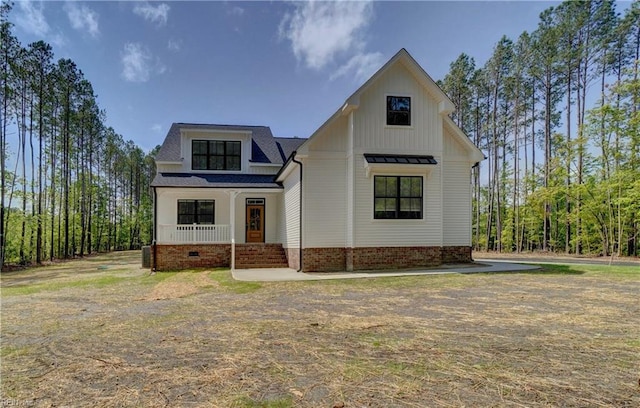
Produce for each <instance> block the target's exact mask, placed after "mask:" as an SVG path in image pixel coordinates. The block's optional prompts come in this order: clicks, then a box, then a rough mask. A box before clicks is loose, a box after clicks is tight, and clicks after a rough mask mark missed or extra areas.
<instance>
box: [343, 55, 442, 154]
mask: <svg viewBox="0 0 640 408" xmlns="http://www.w3.org/2000/svg"><path fill="white" fill-rule="evenodd" d="M387 95H392V96H410V97H411V111H412V121H411V126H410V127H404V126H387V125H386V120H387V113H386V106H387V98H386V96H387ZM354 119H355V120H354V148H355V149H358V148H361V149H365V150H367V153H376V152H394V153H397V154H431V155H439V154H440V153H441V152H442V118H441V117H440V114H439V113H438V104H437V103H436V102H435V101H434V100H433V99H432V97H431V96H430V95H429V94H428V93H427V91H426V90H424V88H423V87H422V86H421V85H420V84H419V83H418V82H417V81H416V80H415V78H414V77H413V76H412V75H411V74H410V73H409V71H407V70H406V69H405V68H404V67H402V66H400V65H396V66H395V67H393V68H391V69H390V70H389V71H387V72H386V73H385V74H384V75H383V76H382V77H380V79H379V81H378V82H376V83H375V84H374V85H373V86H372V87H371V88H369V89H367V90H366V91H365V92H364V93H363V94H362V95H361V96H360V106H359V107H358V109H356V110H355V111H354Z"/></svg>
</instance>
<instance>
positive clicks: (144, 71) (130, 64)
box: [121, 43, 168, 82]
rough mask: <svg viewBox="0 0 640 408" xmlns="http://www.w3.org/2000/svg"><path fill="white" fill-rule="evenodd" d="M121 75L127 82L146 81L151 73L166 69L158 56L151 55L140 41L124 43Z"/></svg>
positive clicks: (162, 72) (161, 72)
mask: <svg viewBox="0 0 640 408" xmlns="http://www.w3.org/2000/svg"><path fill="white" fill-rule="evenodd" d="M121 61H122V77H123V78H124V79H125V80H127V81H129V82H147V81H148V80H149V79H151V75H152V74H157V75H162V74H164V73H165V72H167V71H168V69H167V67H166V66H165V65H164V64H163V63H162V61H160V59H159V58H155V59H154V57H153V55H151V52H150V51H149V49H148V48H147V47H146V46H144V45H143V44H141V43H126V44H125V45H124V50H123V52H122V59H121Z"/></svg>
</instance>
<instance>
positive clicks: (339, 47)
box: [280, 1, 373, 70]
mask: <svg viewBox="0 0 640 408" xmlns="http://www.w3.org/2000/svg"><path fill="white" fill-rule="evenodd" d="M294 8H295V9H294V11H293V13H288V14H287V15H285V16H284V18H283V20H282V21H281V23H280V36H281V38H286V39H288V40H290V41H291V47H292V48H293V53H294V54H295V56H296V58H297V59H298V60H299V61H303V62H304V64H305V65H306V66H307V67H309V68H312V69H316V70H320V69H322V68H323V67H325V66H327V65H328V64H330V63H331V62H333V61H334V60H335V59H336V58H338V57H340V56H344V55H346V54H354V53H356V54H358V53H361V50H362V49H363V48H364V42H363V41H362V39H361V37H362V35H363V33H362V31H363V30H364V29H365V28H366V27H367V26H368V25H369V23H370V21H371V18H372V16H373V12H372V9H373V5H372V3H371V1H340V2H317V1H310V2H297V3H295V4H294Z"/></svg>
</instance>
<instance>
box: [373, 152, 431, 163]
mask: <svg viewBox="0 0 640 408" xmlns="http://www.w3.org/2000/svg"><path fill="white" fill-rule="evenodd" d="M364 158H365V159H366V160H367V163H372V164H373V163H375V164H383V163H384V164H438V162H437V161H436V159H434V158H433V156H416V155H407V154H369V153H365V154H364Z"/></svg>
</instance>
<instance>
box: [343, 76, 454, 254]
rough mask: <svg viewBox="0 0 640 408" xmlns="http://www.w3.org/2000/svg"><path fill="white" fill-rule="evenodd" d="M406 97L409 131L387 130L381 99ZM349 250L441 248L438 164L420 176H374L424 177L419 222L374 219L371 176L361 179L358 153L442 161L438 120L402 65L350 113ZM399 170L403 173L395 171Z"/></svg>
mask: <svg viewBox="0 0 640 408" xmlns="http://www.w3.org/2000/svg"><path fill="white" fill-rule="evenodd" d="M387 95H392V96H410V97H411V111H412V118H411V126H410V127H402V126H387V125H386V100H387V99H386V97H387ZM353 117H354V119H353V153H354V155H353V172H354V186H353V188H354V210H353V211H354V226H353V228H354V246H356V247H369V246H414V245H415V246H432V245H433V246H439V245H442V192H441V189H442V184H441V174H442V173H441V169H442V168H441V165H435V166H431V165H429V166H428V167H427V166H425V169H424V170H421V173H415V172H411V173H409V172H407V173H404V172H398V170H395V171H394V172H384V171H378V173H377V174H378V175H399V176H401V175H421V176H423V196H424V202H423V219H422V220H375V219H374V218H373V181H374V175H376V174H374V173H371V174H370V175H369V177H367V176H366V174H365V169H364V157H363V153H394V154H424V155H433V156H434V157H435V158H436V160H438V162H440V159H441V157H442V149H443V146H442V118H441V117H440V114H439V113H438V105H437V103H436V102H435V101H434V100H433V99H432V97H431V95H429V94H428V93H427V91H426V90H424V88H423V87H422V86H421V85H420V84H419V83H418V82H417V81H416V79H415V78H414V77H413V75H412V74H411V73H410V72H409V71H408V70H407V69H405V68H404V67H403V66H401V65H396V66H395V67H392V68H391V69H390V70H389V71H387V72H386V73H385V74H384V75H383V76H381V77H380V78H379V80H378V81H377V82H376V83H375V84H374V85H373V86H372V87H370V88H369V89H367V90H366V91H365V92H364V93H363V94H362V95H361V96H360V105H359V107H358V108H357V109H356V110H355V111H354V112H353ZM400 171H402V170H400Z"/></svg>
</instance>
